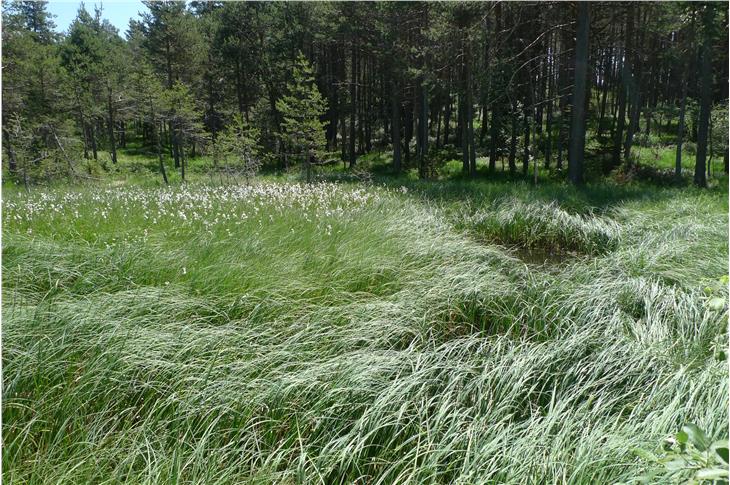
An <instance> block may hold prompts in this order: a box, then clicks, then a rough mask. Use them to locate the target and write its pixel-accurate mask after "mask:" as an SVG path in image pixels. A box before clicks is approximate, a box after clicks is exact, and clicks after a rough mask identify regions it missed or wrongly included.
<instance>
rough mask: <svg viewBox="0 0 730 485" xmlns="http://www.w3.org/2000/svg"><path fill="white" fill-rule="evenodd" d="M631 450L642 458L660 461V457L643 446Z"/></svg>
mask: <svg viewBox="0 0 730 485" xmlns="http://www.w3.org/2000/svg"><path fill="white" fill-rule="evenodd" d="M631 452H632V453H633V454H634V455H636V456H638V457H639V458H641V459H642V460H646V461H653V462H657V461H659V458H657V457H656V455H655V454H654V453H652V452H651V451H647V450H644V449H642V448H634V449H633V450H631Z"/></svg>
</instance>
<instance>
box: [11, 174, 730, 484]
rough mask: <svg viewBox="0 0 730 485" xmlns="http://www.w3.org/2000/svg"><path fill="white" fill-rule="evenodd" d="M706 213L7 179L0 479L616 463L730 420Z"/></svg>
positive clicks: (589, 203)
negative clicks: (682, 430) (23, 185)
mask: <svg viewBox="0 0 730 485" xmlns="http://www.w3.org/2000/svg"><path fill="white" fill-rule="evenodd" d="M727 214H728V207H727V191H726V190H723V189H721V188H714V189H711V190H710V191H701V190H696V189H692V188H682V189H680V188H657V187H651V186H648V185H610V184H599V185H592V186H589V187H587V188H584V189H574V188H570V187H567V186H565V185H563V184H561V183H557V182H546V183H543V184H541V185H540V186H539V187H537V188H535V187H532V186H531V185H529V184H527V183H510V184H504V183H500V182H462V181H446V182H435V183H422V182H418V181H409V180H403V181H399V182H397V183H390V184H388V185H386V186H383V185H377V184H376V185H368V186H363V185H351V184H347V183H340V184H334V183H321V184H316V185H313V186H301V185H297V184H289V183H278V182H271V181H266V182H262V183H257V184H255V185H253V186H251V187H243V186H216V185H206V184H204V183H203V181H202V180H201V181H198V182H197V183H194V184H190V185H188V186H186V187H179V186H175V187H172V188H155V187H133V186H129V185H119V186H111V185H106V184H105V185H101V186H96V187H86V188H80V189H78V188H76V189H69V188H63V187H59V188H55V189H48V190H45V191H32V192H31V193H30V194H24V193H21V192H19V191H12V190H10V191H6V194H5V197H4V200H3V263H2V264H3V333H4V335H3V367H4V368H3V397H4V399H3V421H4V423H3V424H4V427H3V440H4V447H3V463H4V470H3V478H4V479H6V480H8V481H9V482H11V483H89V482H94V483H116V482H129V483H241V482H243V483H272V482H276V483H353V482H357V483H576V484H588V483H611V482H614V481H629V480H631V479H633V478H635V477H638V476H640V475H642V474H643V473H645V472H646V471H647V469H649V468H651V467H652V466H654V465H651V464H647V463H645V462H643V461H641V460H640V459H638V458H637V457H636V455H635V454H633V453H632V450H633V449H634V448H637V447H642V448H647V449H655V448H657V447H658V446H659V445H660V443H661V440H662V438H664V437H665V436H667V435H668V434H670V433H673V432H676V431H677V430H678V429H679V427H680V426H681V425H682V424H684V423H687V422H693V423H696V424H698V425H699V426H700V427H701V428H702V429H704V430H705V431H707V433H708V434H709V435H710V436H712V437H716V438H719V437H724V436H723V435H725V434H726V429H727V423H728V401H727V395H728V390H729V386H728V373H727V361H725V360H723V359H720V358H718V348H726V346H727V344H726V342H727V333H726V331H727V326H726V322H727V306H726V305H723V306H722V308H717V305H710V304H709V303H710V300H711V299H712V298H720V299H721V300H722V301H723V302H724V301H726V300H727V288H726V286H725V285H724V284H723V283H722V282H721V279H722V278H723V276H725V275H726V274H727V255H728V240H727V231H728V220H727ZM530 252H532V253H530ZM535 252H537V253H538V256H540V255H542V254H543V253H544V254H545V257H544V258H540V257H538V258H535V257H533V256H534V254H535ZM530 254H532V256H530Z"/></svg>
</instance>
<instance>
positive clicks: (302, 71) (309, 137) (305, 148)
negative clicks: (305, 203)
mask: <svg viewBox="0 0 730 485" xmlns="http://www.w3.org/2000/svg"><path fill="white" fill-rule="evenodd" d="M291 79H292V81H291V82H290V83H289V84H288V85H287V91H288V93H287V94H286V95H285V96H283V97H282V98H281V99H279V100H278V101H277V102H276V109H277V110H278V111H279V112H280V113H281V114H282V118H283V121H282V123H281V138H282V141H283V142H284V143H285V144H286V145H287V147H288V149H289V153H290V154H291V155H292V156H293V157H294V159H295V160H298V161H299V162H300V163H301V164H302V168H303V171H304V172H305V173H306V177H307V182H310V181H311V179H312V163H313V161H314V160H316V159H318V158H320V157H321V154H322V152H323V151H324V149H325V145H326V143H325V132H324V126H323V124H322V122H321V121H320V117H321V116H322V115H324V113H325V112H326V111H327V102H326V101H325V100H324V99H323V98H322V95H321V94H320V92H319V90H318V89H317V86H316V85H315V83H314V71H313V70H312V68H311V66H310V65H309V63H308V62H307V60H306V59H305V58H304V56H303V55H302V54H301V53H300V54H299V55H298V57H297V60H296V62H295V64H294V69H293V71H292V76H291Z"/></svg>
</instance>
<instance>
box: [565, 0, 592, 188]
mask: <svg viewBox="0 0 730 485" xmlns="http://www.w3.org/2000/svg"><path fill="white" fill-rule="evenodd" d="M589 9H590V4H589V3H588V2H580V3H579V4H578V31H577V34H576V45H575V82H574V88H573V107H572V108H573V116H572V121H571V127H570V150H568V178H569V179H570V181H571V182H572V183H573V184H576V185H578V184H582V183H583V155H584V150H585V141H586V103H585V99H586V84H587V73H588V32H589V29H590V10H589Z"/></svg>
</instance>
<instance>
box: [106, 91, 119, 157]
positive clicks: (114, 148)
mask: <svg viewBox="0 0 730 485" xmlns="http://www.w3.org/2000/svg"><path fill="white" fill-rule="evenodd" d="M107 109H108V110H109V119H108V120H107V124H108V125H109V150H110V152H111V156H112V163H117V146H116V138H115V137H114V105H113V104H112V90H111V88H107Z"/></svg>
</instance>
